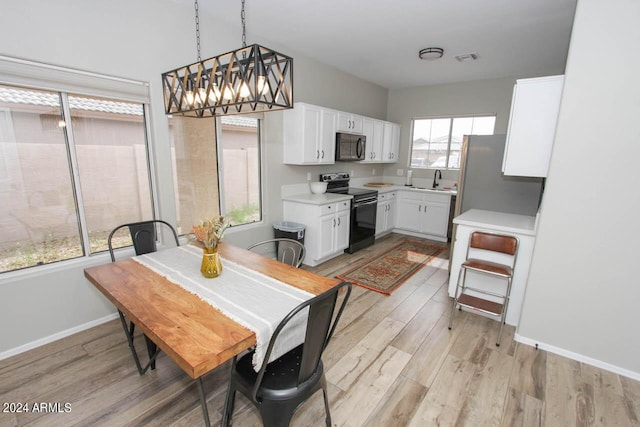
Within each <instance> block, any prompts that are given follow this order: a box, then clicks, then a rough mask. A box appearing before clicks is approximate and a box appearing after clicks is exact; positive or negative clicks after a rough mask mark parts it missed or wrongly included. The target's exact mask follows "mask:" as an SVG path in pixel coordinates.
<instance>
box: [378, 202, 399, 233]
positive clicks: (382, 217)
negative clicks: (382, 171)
mask: <svg viewBox="0 0 640 427" xmlns="http://www.w3.org/2000/svg"><path fill="white" fill-rule="evenodd" d="M395 222H396V192H395V191H391V192H388V193H379V194H378V211H377V213H376V237H378V236H379V235H382V234H385V233H388V232H389V231H391V230H393V228H394V227H395Z"/></svg>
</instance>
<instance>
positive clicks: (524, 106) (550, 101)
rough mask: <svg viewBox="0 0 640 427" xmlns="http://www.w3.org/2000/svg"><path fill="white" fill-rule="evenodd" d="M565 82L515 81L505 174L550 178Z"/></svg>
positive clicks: (554, 79) (553, 79) (558, 79)
mask: <svg viewBox="0 0 640 427" xmlns="http://www.w3.org/2000/svg"><path fill="white" fill-rule="evenodd" d="M563 82H564V76H550V77H541V78H535V79H522V80H517V81H516V84H515V86H514V88H513V98H512V100H511V113H510V115H509V127H508V130H507V144H506V147H505V150H504V158H503V161H502V172H503V173H504V174H505V175H514V176H531V177H546V176H547V172H548V170H549V160H550V158H551V149H552V147H553V139H554V137H555V132H556V123H557V121H558V111H559V110H560V97H561V95H562V86H563Z"/></svg>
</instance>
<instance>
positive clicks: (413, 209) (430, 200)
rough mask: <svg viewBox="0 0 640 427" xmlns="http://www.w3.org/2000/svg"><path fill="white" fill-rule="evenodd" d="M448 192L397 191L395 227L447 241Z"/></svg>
mask: <svg viewBox="0 0 640 427" xmlns="http://www.w3.org/2000/svg"><path fill="white" fill-rule="evenodd" d="M450 197H451V196H450V195H449V194H431V193H424V192H419V191H399V192H398V196H397V202H396V206H397V208H396V212H397V216H396V228H397V229H398V230H399V231H400V232H402V231H406V232H409V233H410V234H411V233H414V234H418V235H424V236H425V237H429V238H432V239H435V240H439V241H443V242H446V241H447V228H448V222H449V208H450V201H451V199H450Z"/></svg>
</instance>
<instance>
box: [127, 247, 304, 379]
mask: <svg viewBox="0 0 640 427" xmlns="http://www.w3.org/2000/svg"><path fill="white" fill-rule="evenodd" d="M133 259H134V260H135V261H137V262H139V263H140V264H142V265H144V266H145V267H147V268H149V269H151V270H153V271H155V272H156V273H158V274H160V275H161V276H163V277H166V278H167V279H168V280H169V281H171V282H173V283H175V284H177V285H179V286H180V287H182V288H183V289H185V290H187V291H188V292H191V293H192V294H195V295H196V296H198V297H199V298H200V299H202V300H203V301H205V302H207V303H208V304H210V305H211V306H213V307H214V308H216V309H218V310H220V311H221V312H222V313H223V314H224V315H226V316H227V317H229V318H231V319H233V320H234V321H236V322H238V323H239V324H241V325H242V326H244V327H246V328H248V329H250V330H251V331H253V332H254V333H255V334H256V351H255V354H254V356H253V367H254V369H255V370H256V371H257V370H259V369H260V367H261V365H262V361H263V360H264V356H265V352H266V350H267V346H268V345H269V341H270V340H271V336H272V335H273V331H274V330H275V328H276V327H277V326H278V324H279V323H280V321H281V320H282V319H283V318H284V317H285V316H286V315H287V314H288V313H289V312H290V311H291V310H292V309H293V308H295V307H297V306H298V305H299V304H300V303H302V302H304V301H306V300H308V299H311V298H313V297H314V296H315V295H313V294H311V293H309V292H306V291H303V290H301V289H298V288H295V287H293V286H290V285H287V284H286V283H283V282H280V281H279V280H275V279H273V278H271V277H268V276H265V275H264V274H261V273H258V272H257V271H253V270H250V269H248V268H246V267H243V266H241V265H239V264H237V263H235V262H232V261H230V260H228V259H226V258H222V264H223V270H222V274H221V275H220V276H218V277H216V278H214V279H207V278H204V277H203V276H202V274H201V273H200V264H201V261H202V249H200V248H198V247H195V246H193V245H186V246H179V247H176V248H171V249H166V250H162V251H159V252H153V253H150V254H147V255H141V256H137V257H134V258H133ZM307 312H308V310H303V311H301V312H300V313H298V315H297V316H296V317H295V318H293V319H292V320H291V321H289V323H288V325H287V327H286V328H285V329H284V330H283V331H282V332H281V333H280V335H279V336H278V340H277V341H276V345H275V346H274V350H273V352H272V353H271V358H270V360H269V361H272V360H274V359H277V358H278V357H280V356H282V355H283V354H285V353H286V352H288V351H289V350H291V349H293V348H295V347H296V346H298V345H299V344H301V343H302V342H303V341H304V335H305V332H306V323H307Z"/></svg>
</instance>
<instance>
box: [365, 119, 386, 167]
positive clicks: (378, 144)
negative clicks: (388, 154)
mask: <svg viewBox="0 0 640 427" xmlns="http://www.w3.org/2000/svg"><path fill="white" fill-rule="evenodd" d="M383 129H384V122H383V121H382V120H376V119H371V118H369V117H365V118H364V119H363V133H364V136H365V137H366V142H365V147H366V150H365V151H366V158H365V159H364V160H363V161H362V162H361V163H382V137H383Z"/></svg>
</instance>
